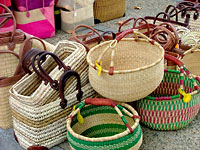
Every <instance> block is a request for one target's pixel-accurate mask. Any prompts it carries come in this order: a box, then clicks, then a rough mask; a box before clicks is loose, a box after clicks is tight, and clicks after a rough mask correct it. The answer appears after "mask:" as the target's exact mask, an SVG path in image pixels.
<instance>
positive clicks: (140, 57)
mask: <svg viewBox="0 0 200 150" xmlns="http://www.w3.org/2000/svg"><path fill="white" fill-rule="evenodd" d="M130 32H131V33H133V30H131V29H130V30H129V31H128V32H127V33H128V34H129V33H130ZM121 34H122V35H123V37H124V36H125V34H124V33H121ZM134 34H135V36H136V38H124V39H122V40H121V41H120V40H119V39H117V38H119V37H120V35H119V36H118V37H117V38H116V40H111V41H107V42H103V43H101V44H99V45H97V46H95V47H93V48H92V49H91V50H90V51H89V53H88V55H87V61H88V63H89V80H90V83H91V85H92V87H93V88H94V89H95V91H97V92H98V93H99V94H100V95H102V96H104V97H106V98H110V99H114V100H116V101H121V102H130V101H135V100H138V99H140V98H144V97H145V96H147V95H148V94H150V93H151V92H153V91H154V90H155V89H156V88H157V86H158V85H159V84H160V82H161V81H162V78H163V74H164V72H163V69H164V49H163V48H162V47H161V46H160V45H159V44H158V43H156V42H153V43H152V40H151V39H149V38H148V37H146V36H144V35H143V34H142V33H139V32H135V31H134ZM138 35H139V36H141V37H143V38H137V37H138ZM118 41H119V42H118ZM113 43H114V44H113ZM112 45H114V46H113V47H112ZM101 62H102V65H100V67H101V69H100V70H101V74H100V75H99V76H98V72H100V71H99V68H97V65H98V64H100V63H101Z"/></svg>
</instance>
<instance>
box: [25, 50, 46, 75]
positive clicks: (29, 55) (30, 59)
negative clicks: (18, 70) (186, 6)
mask: <svg viewBox="0 0 200 150" xmlns="http://www.w3.org/2000/svg"><path fill="white" fill-rule="evenodd" d="M42 53H45V51H42V50H39V49H31V50H29V51H28V52H26V54H25V55H24V57H23V60H22V68H23V69H24V71H25V73H28V74H32V71H31V70H30V69H29V68H30V66H31V65H32V68H33V70H34V71H35V72H36V73H37V74H38V70H37V69H36V67H35V61H36V60H37V58H38V57H39V56H40V55H41V54H42ZM45 59H46V58H45ZM45 59H44V60H43V62H44V61H45ZM36 64H37V63H36Z"/></svg>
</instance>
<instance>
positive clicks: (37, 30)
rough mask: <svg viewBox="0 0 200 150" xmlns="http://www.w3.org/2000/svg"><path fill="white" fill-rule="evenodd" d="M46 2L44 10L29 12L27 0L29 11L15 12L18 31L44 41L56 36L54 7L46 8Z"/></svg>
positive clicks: (27, 0) (38, 9)
mask: <svg viewBox="0 0 200 150" xmlns="http://www.w3.org/2000/svg"><path fill="white" fill-rule="evenodd" d="M44 1H45V0H43V7H42V8H37V9H33V10H29V8H28V2H29V0H26V2H27V6H26V7H27V9H26V10H28V11H24V12H20V11H14V15H15V18H16V22H17V29H21V30H23V31H24V32H26V33H28V34H31V35H33V36H36V37H39V38H42V39H44V38H50V37H53V36H55V21H54V5H51V6H48V7H45V6H44ZM53 3H54V0H53Z"/></svg>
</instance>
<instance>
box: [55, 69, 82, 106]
mask: <svg viewBox="0 0 200 150" xmlns="http://www.w3.org/2000/svg"><path fill="white" fill-rule="evenodd" d="M72 76H74V77H75V78H76V80H77V85H76V88H77V90H78V93H77V95H76V97H77V100H78V101H81V99H82V96H83V91H82V90H81V79H80V76H79V74H78V73H77V72H76V71H73V70H67V71H66V72H65V73H63V75H62V76H61V77H60V80H59V92H60V98H61V102H60V106H61V108H63V109H64V108H65V107H66V106H67V100H66V99H65V97H64V88H65V84H66V82H67V81H68V79H69V78H70V77H72Z"/></svg>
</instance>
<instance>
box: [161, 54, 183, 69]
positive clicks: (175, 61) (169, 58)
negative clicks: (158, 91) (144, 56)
mask: <svg viewBox="0 0 200 150" xmlns="http://www.w3.org/2000/svg"><path fill="white" fill-rule="evenodd" d="M164 57H165V59H167V60H169V61H172V62H174V63H175V64H176V65H178V66H179V67H180V66H182V65H183V62H182V61H180V60H179V59H177V58H176V57H174V56H172V55H169V54H165V56H164Z"/></svg>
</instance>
